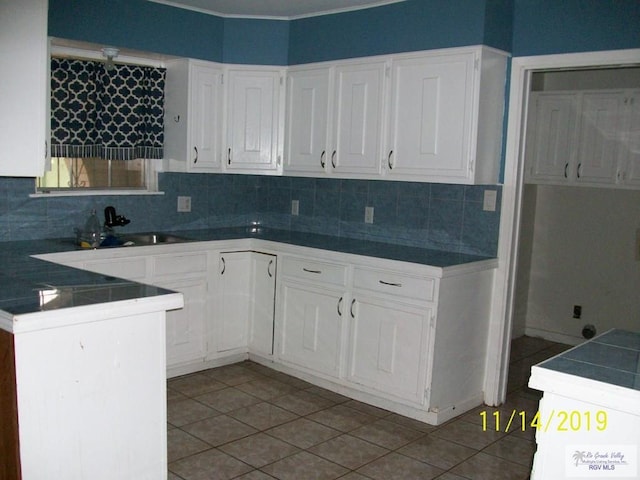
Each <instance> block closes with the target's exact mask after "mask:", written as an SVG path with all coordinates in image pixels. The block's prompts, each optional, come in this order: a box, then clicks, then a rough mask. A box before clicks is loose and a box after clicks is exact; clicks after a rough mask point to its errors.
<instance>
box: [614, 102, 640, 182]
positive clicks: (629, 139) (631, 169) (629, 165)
mask: <svg viewBox="0 0 640 480" xmlns="http://www.w3.org/2000/svg"><path fill="white" fill-rule="evenodd" d="M624 105H625V110H626V113H625V119H626V121H625V126H624V129H623V133H622V135H620V137H621V138H620V145H619V147H618V148H619V158H620V165H621V167H622V169H623V171H624V174H623V179H622V180H623V181H624V183H626V184H628V185H635V186H640V90H636V91H633V92H629V93H628V94H627V95H626V96H625V100H624Z"/></svg>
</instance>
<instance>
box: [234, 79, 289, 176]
mask: <svg viewBox="0 0 640 480" xmlns="http://www.w3.org/2000/svg"><path fill="white" fill-rule="evenodd" d="M228 88H229V91H228V95H227V102H228V106H227V115H228V116H227V151H226V152H225V154H226V158H225V159H224V162H225V165H226V170H227V171H250V170H254V171H268V170H277V169H278V135H279V130H278V127H279V125H278V122H279V108H280V104H279V102H280V72H279V71H274V70H260V71H248V70H247V71H245V70H230V71H229V75H228Z"/></svg>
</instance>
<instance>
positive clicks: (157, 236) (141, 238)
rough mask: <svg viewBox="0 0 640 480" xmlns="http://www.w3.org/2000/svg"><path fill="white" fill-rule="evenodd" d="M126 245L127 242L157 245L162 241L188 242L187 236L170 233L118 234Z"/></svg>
mask: <svg viewBox="0 0 640 480" xmlns="http://www.w3.org/2000/svg"><path fill="white" fill-rule="evenodd" d="M118 238H119V239H120V240H122V241H123V242H124V244H125V245H127V244H128V243H129V242H131V243H133V244H134V245H159V244H162V243H181V242H188V241H189V240H188V239H187V238H184V237H181V236H179V235H173V234H170V233H132V234H128V235H120V236H118Z"/></svg>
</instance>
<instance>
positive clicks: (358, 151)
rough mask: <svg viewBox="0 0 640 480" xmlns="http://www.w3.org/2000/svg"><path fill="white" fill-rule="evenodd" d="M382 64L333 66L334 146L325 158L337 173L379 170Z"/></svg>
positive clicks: (383, 66)
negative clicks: (334, 83) (334, 86)
mask: <svg viewBox="0 0 640 480" xmlns="http://www.w3.org/2000/svg"><path fill="white" fill-rule="evenodd" d="M385 66H386V64H385V63H383V62H378V63H366V64H357V65H348V66H340V67H338V68H336V92H335V102H334V103H335V114H334V125H333V135H334V140H333V143H334V147H333V150H332V152H331V155H329V159H328V161H329V162H330V165H331V168H332V169H333V170H334V171H336V172H339V173H379V172H380V152H381V137H382V114H383V107H384V77H385Z"/></svg>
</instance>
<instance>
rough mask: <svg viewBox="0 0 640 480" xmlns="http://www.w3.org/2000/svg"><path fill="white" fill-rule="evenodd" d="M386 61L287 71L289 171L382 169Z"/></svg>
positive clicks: (366, 172)
mask: <svg viewBox="0 0 640 480" xmlns="http://www.w3.org/2000/svg"><path fill="white" fill-rule="evenodd" d="M385 65H386V63H385V61H384V60H382V61H374V62H371V61H364V62H363V61H362V60H348V61H341V62H333V63H329V64H323V65H322V66H315V67H313V68H310V67H292V69H291V70H290V71H289V76H288V84H289V85H288V98H287V148H286V152H285V158H286V160H285V167H284V168H285V171H286V172H287V173H288V172H291V173H296V174H302V175H305V174H307V175H308V174H314V173H315V174H323V173H328V174H337V175H339V176H343V177H357V176H369V177H375V176H377V175H379V173H380V155H381V153H380V152H381V144H382V140H383V131H382V129H383V117H384V116H383V108H384V97H385V83H386V82H385Z"/></svg>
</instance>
